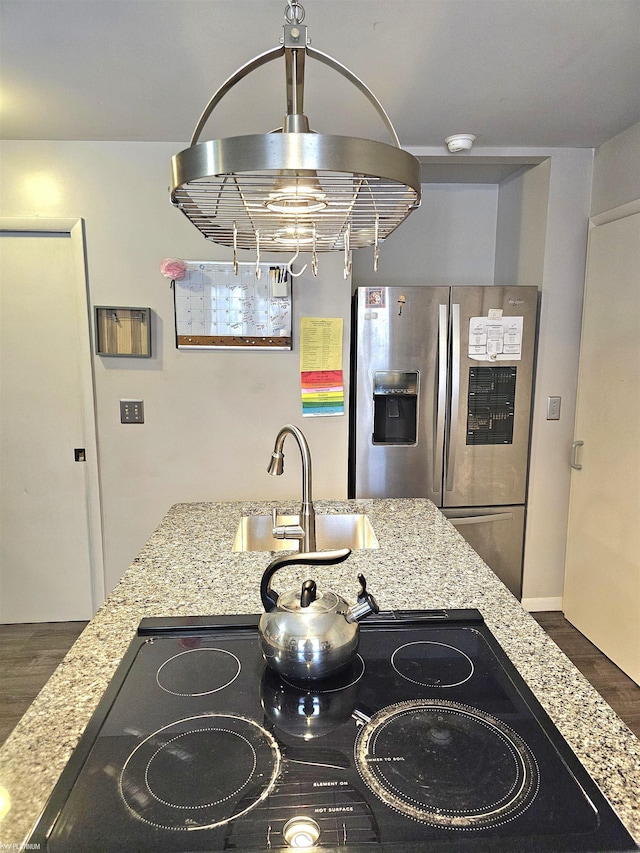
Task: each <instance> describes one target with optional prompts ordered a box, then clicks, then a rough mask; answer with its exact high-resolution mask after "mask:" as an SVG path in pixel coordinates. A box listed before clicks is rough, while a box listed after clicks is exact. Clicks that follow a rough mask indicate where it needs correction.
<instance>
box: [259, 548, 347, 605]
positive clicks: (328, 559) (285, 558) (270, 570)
mask: <svg viewBox="0 0 640 853" xmlns="http://www.w3.org/2000/svg"><path fill="white" fill-rule="evenodd" d="M350 554H351V549H350V548H340V549H339V550H337V551H307V552H303V553H302V554H298V553H295V554H283V555H282V556H281V557H276V558H275V560H272V561H271V562H270V563H269V565H268V566H267V568H266V569H265V570H264V574H263V575H262V580H261V581H260V598H261V599H262V606H263V607H264V609H265V610H266V612H267V613H269V612H270V611H272V610H273V609H274V608H275V607H276V605H277V603H278V593H277V592H276V591H275V590H274V589H271V578H272V577H273V576H274V574H275V573H276V572H277V571H278V569H280V568H282V566H297V565H300V566H322V565H324V566H331V565H334V564H336V563H342V562H343V560H346V559H347V557H348V556H349V555H350Z"/></svg>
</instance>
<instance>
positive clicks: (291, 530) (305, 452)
mask: <svg viewBox="0 0 640 853" xmlns="http://www.w3.org/2000/svg"><path fill="white" fill-rule="evenodd" d="M288 435H292V436H293V437H294V438H295V440H296V441H297V442H298V447H299V448H300V456H301V457H302V506H301V507H300V523H299V524H281V525H279V524H278V523H277V520H278V518H277V516H278V512H277V510H276V509H273V510H272V516H273V536H274V537H275V538H276V539H298V540H299V542H300V550H301V551H304V552H305V553H308V552H309V551H315V550H316V513H315V510H314V508H313V501H312V500H311V453H310V451H309V445H308V444H307V439H306V438H305V437H304V433H303V432H302V430H300V429H298V427H297V426H293V424H285V426H283V427H282V429H281V430H280V432H279V433H278V435H277V436H276V441H275V444H274V447H273V453H272V454H271V462H270V463H269V467H268V468H267V471H268V472H269V474H271V475H272V476H274V477H278V476H280V474H282V472H283V471H284V453H283V452H282V447H283V445H284V440H285V438H286V437H287V436H288Z"/></svg>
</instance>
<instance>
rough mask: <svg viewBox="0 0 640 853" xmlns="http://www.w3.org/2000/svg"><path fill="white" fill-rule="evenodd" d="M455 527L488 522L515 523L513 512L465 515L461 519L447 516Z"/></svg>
mask: <svg viewBox="0 0 640 853" xmlns="http://www.w3.org/2000/svg"><path fill="white" fill-rule="evenodd" d="M447 518H448V519H449V521H450V522H451V524H453V525H454V527H462V525H463V524H483V523H484V522H487V521H513V513H512V512H495V513H491V514H487V515H465V516H461V517H460V518H456V517H455V516H453V517H452V516H447Z"/></svg>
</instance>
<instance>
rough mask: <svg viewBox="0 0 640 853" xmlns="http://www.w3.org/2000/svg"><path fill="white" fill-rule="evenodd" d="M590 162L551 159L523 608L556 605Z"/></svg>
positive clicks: (581, 156) (566, 153)
mask: <svg viewBox="0 0 640 853" xmlns="http://www.w3.org/2000/svg"><path fill="white" fill-rule="evenodd" d="M592 165H593V152H592V151H591V149H586V148H584V149H580V148H576V149H562V150H557V151H556V152H555V153H554V154H553V156H552V157H551V173H550V176H549V201H548V210H547V227H546V237H545V247H544V267H543V275H542V298H541V308H540V322H539V330H540V332H539V336H538V359H537V367H536V389H535V397H534V406H533V428H532V436H531V466H530V473H529V494H528V511H527V534H526V543H525V553H524V575H523V589H522V600H523V604H524V605H525V606H526V607H528V608H529V609H531V610H557V609H559V608H560V607H561V604H562V589H563V584H564V556H565V548H566V538H567V520H568V511H569V481H570V468H569V453H570V449H571V441H572V439H573V422H574V417H575V405H576V392H577V381H578V357H579V349H580V328H581V321H582V296H583V290H584V274H585V261H586V246H587V232H588V227H587V226H588V216H589V203H590V194H591V172H592ZM548 396H559V397H561V398H562V409H561V416H560V420H559V421H548V420H547V419H546V413H547V405H546V403H547V397H548Z"/></svg>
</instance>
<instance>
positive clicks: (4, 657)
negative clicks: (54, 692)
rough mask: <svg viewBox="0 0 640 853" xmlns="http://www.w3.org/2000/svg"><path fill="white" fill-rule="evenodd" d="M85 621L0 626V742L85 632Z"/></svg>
mask: <svg viewBox="0 0 640 853" xmlns="http://www.w3.org/2000/svg"><path fill="white" fill-rule="evenodd" d="M86 624H87V623H86V622H38V623H33V624H27V625H0V745H1V744H3V743H4V742H5V740H6V739H7V738H8V737H9V735H10V734H11V732H12V731H13V729H14V728H15V726H16V724H17V723H18V721H19V720H20V718H21V717H22V715H23V714H24V712H25V711H26V710H27V708H28V707H29V705H30V704H31V703H32V702H33V700H34V699H35V698H36V696H37V695H38V693H39V692H40V690H41V689H42V687H43V686H44V684H45V682H46V681H47V680H48V679H49V677H50V676H51V675H53V672H54V670H55V669H56V667H57V666H58V664H59V663H60V661H61V660H62V658H63V657H64V656H65V655H66V653H67V652H68V651H69V649H70V648H71V646H72V645H73V644H74V643H75V641H76V640H77V639H78V637H79V635H80V634H81V633H82V631H83V629H84V627H85V625H86Z"/></svg>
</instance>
